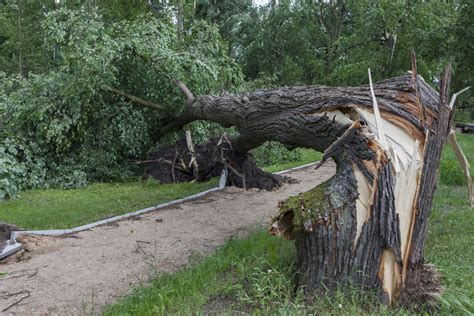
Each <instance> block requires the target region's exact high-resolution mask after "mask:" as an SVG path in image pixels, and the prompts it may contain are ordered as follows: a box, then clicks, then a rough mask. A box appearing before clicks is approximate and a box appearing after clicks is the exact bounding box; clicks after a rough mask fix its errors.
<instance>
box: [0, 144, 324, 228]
mask: <svg viewBox="0 0 474 316" xmlns="http://www.w3.org/2000/svg"><path fill="white" fill-rule="evenodd" d="M318 159H319V153H317V152H316V151H314V150H309V149H304V150H303V155H302V158H301V160H300V161H293V162H290V163H285V164H281V165H274V166H269V167H268V168H265V169H266V170H267V171H269V172H276V171H280V170H285V169H288V168H292V167H294V166H298V165H302V164H306V163H309V162H312V161H316V160H318ZM216 185H217V179H213V180H211V181H209V182H205V183H179V184H158V183H157V182H155V181H152V180H151V181H147V182H142V181H137V182H131V183H115V184H110V183H95V184H91V185H89V186H87V187H86V188H82V189H74V190H64V189H47V190H28V191H24V192H21V193H20V198H17V199H12V200H9V201H5V202H2V203H0V222H5V223H10V224H15V225H17V226H19V227H21V228H24V229H63V228H72V227H76V226H79V225H83V224H87V223H91V222H94V221H98V220H101V219H104V218H108V217H111V216H115V215H121V214H126V213H129V212H133V211H136V210H139V209H143V208H146V207H150V206H153V205H158V204H161V203H164V202H168V201H172V200H176V199H179V198H183V197H186V196H188V195H192V194H195V193H198V192H201V191H204V190H206V189H208V188H211V187H214V186H216Z"/></svg>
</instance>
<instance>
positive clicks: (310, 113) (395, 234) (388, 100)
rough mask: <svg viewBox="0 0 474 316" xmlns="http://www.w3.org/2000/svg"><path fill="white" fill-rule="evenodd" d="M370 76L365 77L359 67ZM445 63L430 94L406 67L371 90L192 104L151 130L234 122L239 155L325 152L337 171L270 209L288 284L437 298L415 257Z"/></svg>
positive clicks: (321, 90) (432, 171) (428, 198)
mask: <svg viewBox="0 0 474 316" xmlns="http://www.w3.org/2000/svg"><path fill="white" fill-rule="evenodd" d="M369 76H370V72H369ZM449 77H450V67H449V66H448V67H447V68H446V70H445V72H444V74H443V76H442V78H441V84H440V91H439V93H437V92H436V91H435V90H434V89H433V88H431V87H430V86H429V85H428V84H427V83H426V82H425V81H424V79H423V78H422V77H421V76H419V75H417V73H416V62H415V61H414V59H413V66H412V71H411V72H409V73H408V74H407V75H404V76H400V77H396V78H391V79H387V80H383V81H380V82H378V83H376V84H375V85H374V87H373V89H371V88H370V87H369V86H360V87H346V88H340V87H326V86H301V87H285V88H280V89H274V90H257V91H253V92H251V93H245V94H240V95H223V96H203V97H199V98H194V97H193V96H192V94H191V93H190V92H189V90H188V89H183V92H184V93H185V94H186V96H187V99H188V103H187V106H186V108H185V110H184V112H183V114H182V115H181V116H180V117H179V118H178V119H177V120H176V121H174V122H172V123H171V124H169V125H167V126H165V127H163V128H162V130H161V133H166V132H168V131H170V130H172V129H175V128H179V127H182V126H184V125H185V124H187V123H190V122H192V121H195V120H209V121H213V122H217V123H219V124H220V125H222V126H224V127H231V126H234V127H235V128H236V129H237V130H238V132H239V133H240V135H239V136H238V137H237V138H235V139H233V140H232V146H233V148H235V149H236V150H237V151H238V152H240V153H246V152H248V151H249V150H250V149H252V148H255V147H257V146H259V145H261V144H262V143H264V142H265V141H270V140H272V141H278V142H280V143H282V144H284V145H285V146H287V147H289V148H294V147H305V148H313V149H315V150H317V151H321V152H324V156H323V159H322V163H323V162H324V161H325V160H327V159H328V158H332V159H334V161H335V162H336V164H337V172H336V175H335V176H334V177H333V178H332V179H330V180H329V181H327V182H326V183H323V184H321V185H319V186H317V187H316V188H314V189H313V190H311V191H309V192H306V193H303V194H301V195H300V196H298V197H293V198H290V199H288V200H287V201H284V202H281V203H280V205H279V206H280V212H279V214H278V215H277V216H276V217H275V219H274V221H273V223H272V227H271V232H272V233H273V234H276V235H279V236H283V237H285V238H290V239H291V238H294V239H295V241H296V247H297V253H298V264H299V266H298V267H299V274H298V280H297V282H298V285H301V286H304V289H305V291H306V292H308V293H314V292H318V291H323V290H326V289H334V288H335V287H337V286H340V285H345V284H350V285H352V286H355V287H358V288H361V289H377V290H378V291H379V293H380V296H381V297H382V299H383V300H384V301H386V302H387V303H388V304H392V303H396V302H400V301H404V302H414V301H416V302H417V303H420V304H423V303H430V302H431V301H432V300H433V297H435V296H436V295H438V294H439V293H440V291H441V286H440V284H439V282H438V280H437V277H436V273H435V270H434V269H433V268H432V267H430V266H429V265H426V264H425V262H424V258H423V253H424V246H425V239H426V230H427V224H428V217H429V214H430V210H431V206H432V201H433V194H434V192H435V189H436V177H437V169H438V166H439V161H440V157H441V151H442V148H443V145H444V143H445V141H446V138H447V135H448V134H449V132H450V131H451V125H452V117H453V108H451V107H450V106H449V105H448V102H447V97H448V95H447V94H448V82H449Z"/></svg>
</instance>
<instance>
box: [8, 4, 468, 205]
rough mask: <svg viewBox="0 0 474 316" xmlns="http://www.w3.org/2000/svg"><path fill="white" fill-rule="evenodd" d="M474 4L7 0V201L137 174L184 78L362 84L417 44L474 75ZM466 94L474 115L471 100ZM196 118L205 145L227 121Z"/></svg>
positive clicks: (427, 61) (209, 85)
mask: <svg viewBox="0 0 474 316" xmlns="http://www.w3.org/2000/svg"><path fill="white" fill-rule="evenodd" d="M473 10H474V4H473V3H472V2H471V1H468V0H450V1H446V0H434V1H415V0H403V1H402V0H397V1H368V0H335V1H316V0H312V1H303V0H292V1H290V0H281V1H269V2H268V4H266V5H263V6H257V5H255V4H253V3H252V1H251V0H248V1H241V0H225V1H216V0H169V1H164V0H153V1H145V0H133V1H122V0H120V1H95V0H83V1H80V0H76V1H54V0H40V1H32V0H1V1H0V199H2V198H5V197H9V196H14V195H15V194H16V193H17V192H18V190H21V189H24V188H34V187H48V186H62V187H67V188H70V187H78V186H82V185H85V184H86V183H87V181H117V180H126V179H128V178H129V177H131V176H134V175H137V174H139V173H140V172H141V171H140V168H138V166H137V164H136V163H135V162H136V161H138V160H141V159H144V157H145V156H146V153H147V151H148V150H149V149H150V148H151V147H152V146H154V145H156V144H157V143H161V144H165V143H168V142H171V141H174V140H176V139H177V137H178V136H179V135H180V133H181V132H180V131H178V132H174V133H169V134H167V135H165V137H161V138H160V137H159V136H160V135H159V128H160V127H161V126H164V125H167V124H169V123H170V122H172V121H173V120H174V119H175V118H176V117H177V116H178V115H179V114H180V113H181V111H182V110H183V108H184V105H185V104H186V100H185V99H184V97H183V96H182V94H181V93H180V91H179V88H178V87H177V86H176V84H175V80H181V81H182V82H185V83H186V85H187V86H188V87H189V88H190V89H191V91H193V93H194V94H195V95H204V94H221V93H228V92H236V91H243V90H248V89H251V88H259V87H268V86H282V85H304V84H326V85H339V86H341V85H360V84H364V83H366V82H367V75H366V73H367V68H372V73H373V75H374V77H375V79H380V78H383V77H390V76H397V75H401V74H403V73H405V72H406V71H407V70H408V69H410V68H411V67H410V50H411V49H412V48H415V49H416V52H417V60H418V70H419V73H420V74H421V75H422V76H423V77H424V78H425V79H426V81H427V82H428V83H430V84H433V85H437V82H438V81H439V78H438V74H439V73H440V72H441V68H442V66H443V65H444V64H445V63H446V62H447V61H450V60H451V61H453V62H454V81H453V89H455V90H459V89H461V88H463V87H465V86H468V85H472V84H473V71H472V67H473V66H472V59H473V58H472V54H473V53H472V52H473V48H472V45H473V42H474V41H473V40H471V39H472V37H473V34H474V28H473V22H472V21H473V20H474V15H473V14H474V11H473ZM117 91H118V92H119V93H117ZM124 95H134V96H136V97H138V98H141V99H145V100H149V101H151V102H153V104H155V105H156V106H159V107H161V108H162V111H154V110H150V109H147V108H144V107H142V106H135V105H136V104H135V103H133V102H131V101H130V100H129V98H127V97H124ZM460 101H461V108H463V109H464V110H465V111H464V116H462V117H460V119H463V120H468V119H469V111H471V114H472V113H473V112H474V111H472V107H473V100H472V98H469V95H466V96H464V95H463V96H462V97H461V98H460ZM461 114H463V113H461ZM187 128H188V129H191V130H192V132H193V138H194V139H195V140H196V141H198V142H199V141H204V140H206V139H208V138H209V137H210V136H212V135H215V134H217V133H219V132H221V131H222V128H220V127H217V126H215V125H213V124H211V123H207V122H202V121H198V122H194V123H192V124H191V126H188V127H187ZM228 132H229V133H232V130H229V131H228ZM266 146H267V145H266ZM265 151H266V152H268V147H265ZM270 151H271V152H277V153H278V155H280V154H287V153H286V152H285V151H284V150H283V149H281V148H280V147H275V146H273V147H272V150H270Z"/></svg>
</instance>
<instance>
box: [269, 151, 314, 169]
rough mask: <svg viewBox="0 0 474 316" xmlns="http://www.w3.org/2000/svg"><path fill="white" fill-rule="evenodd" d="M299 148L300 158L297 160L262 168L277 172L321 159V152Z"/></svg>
mask: <svg viewBox="0 0 474 316" xmlns="http://www.w3.org/2000/svg"><path fill="white" fill-rule="evenodd" d="M300 150H301V158H300V159H299V160H297V161H290V162H285V163H281V164H276V165H271V166H266V167H264V168H263V169H264V170H265V171H267V172H278V171H282V170H287V169H290V168H294V167H298V166H301V165H305V164H308V163H312V162H315V161H319V160H320V159H321V155H322V154H321V153H320V152H317V151H316V150H313V149H306V148H304V149H300Z"/></svg>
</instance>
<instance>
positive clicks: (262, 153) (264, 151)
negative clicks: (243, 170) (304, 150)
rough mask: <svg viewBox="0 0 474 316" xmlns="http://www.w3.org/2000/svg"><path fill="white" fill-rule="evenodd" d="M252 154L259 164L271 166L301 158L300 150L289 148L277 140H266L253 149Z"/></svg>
mask: <svg viewBox="0 0 474 316" xmlns="http://www.w3.org/2000/svg"><path fill="white" fill-rule="evenodd" d="M252 154H253V156H254V158H255V161H256V162H257V164H258V165H259V166H271V165H275V164H277V163H283V162H289V161H296V160H298V159H300V158H301V151H300V150H298V149H294V150H288V149H286V148H285V147H284V146H283V145H282V144H280V143H277V142H266V143H264V144H263V145H262V146H260V147H258V148H256V149H254V150H252Z"/></svg>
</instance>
